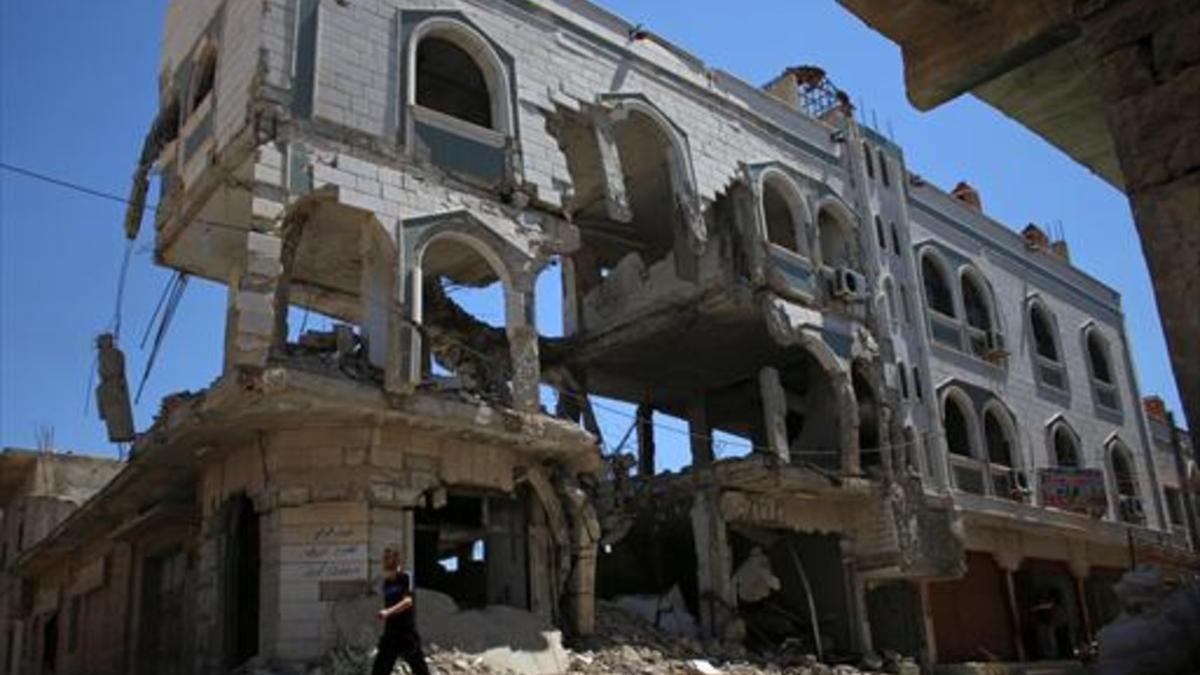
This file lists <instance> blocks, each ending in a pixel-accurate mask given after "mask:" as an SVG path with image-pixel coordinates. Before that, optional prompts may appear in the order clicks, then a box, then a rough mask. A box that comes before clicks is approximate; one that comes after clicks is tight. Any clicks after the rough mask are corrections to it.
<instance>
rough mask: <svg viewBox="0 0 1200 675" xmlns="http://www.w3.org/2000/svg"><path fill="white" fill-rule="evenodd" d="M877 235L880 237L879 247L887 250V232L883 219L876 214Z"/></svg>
mask: <svg viewBox="0 0 1200 675" xmlns="http://www.w3.org/2000/svg"><path fill="white" fill-rule="evenodd" d="M875 236H876V237H877V238H878V239H879V248H880V249H881V250H884V251H886V250H887V234H885V233H884V231H883V219H882V218H880V217H879V216H875Z"/></svg>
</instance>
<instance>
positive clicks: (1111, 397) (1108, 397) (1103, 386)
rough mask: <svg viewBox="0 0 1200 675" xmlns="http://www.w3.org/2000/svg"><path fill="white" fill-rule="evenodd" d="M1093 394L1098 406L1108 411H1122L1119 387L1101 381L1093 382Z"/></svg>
mask: <svg viewBox="0 0 1200 675" xmlns="http://www.w3.org/2000/svg"><path fill="white" fill-rule="evenodd" d="M1092 393H1093V395H1094V397H1095V400H1096V405H1098V406H1100V407H1101V408H1105V409H1107V410H1112V411H1119V410H1120V409H1121V399H1120V397H1119V396H1118V395H1117V386H1116V385H1114V384H1110V383H1108V382H1102V381H1100V380H1092Z"/></svg>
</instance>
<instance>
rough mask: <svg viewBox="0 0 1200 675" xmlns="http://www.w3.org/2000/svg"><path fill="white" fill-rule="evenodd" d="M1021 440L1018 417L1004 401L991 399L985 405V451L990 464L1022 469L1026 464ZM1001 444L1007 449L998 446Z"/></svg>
mask: <svg viewBox="0 0 1200 675" xmlns="http://www.w3.org/2000/svg"><path fill="white" fill-rule="evenodd" d="M989 423H990V424H989ZM1020 438H1021V437H1020V435H1019V434H1018V433H1017V422H1016V417H1015V416H1014V415H1013V414H1012V411H1010V410H1009V409H1008V407H1007V406H1005V405H1004V403H1003V402H1002V401H1000V400H999V399H991V400H989V401H988V402H986V403H984V404H983V440H984V451H985V452H986V453H987V458H988V462H989V463H991V464H998V465H1001V466H1007V467H1011V468H1019V467H1021V466H1022V465H1023V464H1024V462H1023V461H1022V455H1021V446H1020ZM1001 442H1002V443H1004V444H1006V446H1007V447H1002V446H998V445H997V444H998V443H1001ZM1004 460H1007V461H1004Z"/></svg>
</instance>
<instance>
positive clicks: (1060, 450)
mask: <svg viewBox="0 0 1200 675" xmlns="http://www.w3.org/2000/svg"><path fill="white" fill-rule="evenodd" d="M1046 451H1047V456H1049V458H1050V460H1051V462H1053V464H1054V466H1059V467H1069V468H1082V467H1083V466H1084V462H1083V444H1082V442H1081V441H1080V438H1079V434H1078V433H1076V432H1075V429H1074V428H1073V427H1071V424H1070V423H1069V422H1067V420H1066V418H1065V417H1064V416H1063V415H1062V414H1059V415H1056V416H1055V417H1054V418H1053V419H1051V420H1050V422H1049V423H1048V424H1047V425H1046Z"/></svg>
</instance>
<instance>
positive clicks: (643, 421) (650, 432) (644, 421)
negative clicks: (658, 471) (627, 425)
mask: <svg viewBox="0 0 1200 675" xmlns="http://www.w3.org/2000/svg"><path fill="white" fill-rule="evenodd" d="M637 442H638V475H639V476H653V475H654V472H655V468H654V408H653V407H651V405H650V404H649V403H643V404H641V405H639V406H638V408H637Z"/></svg>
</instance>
